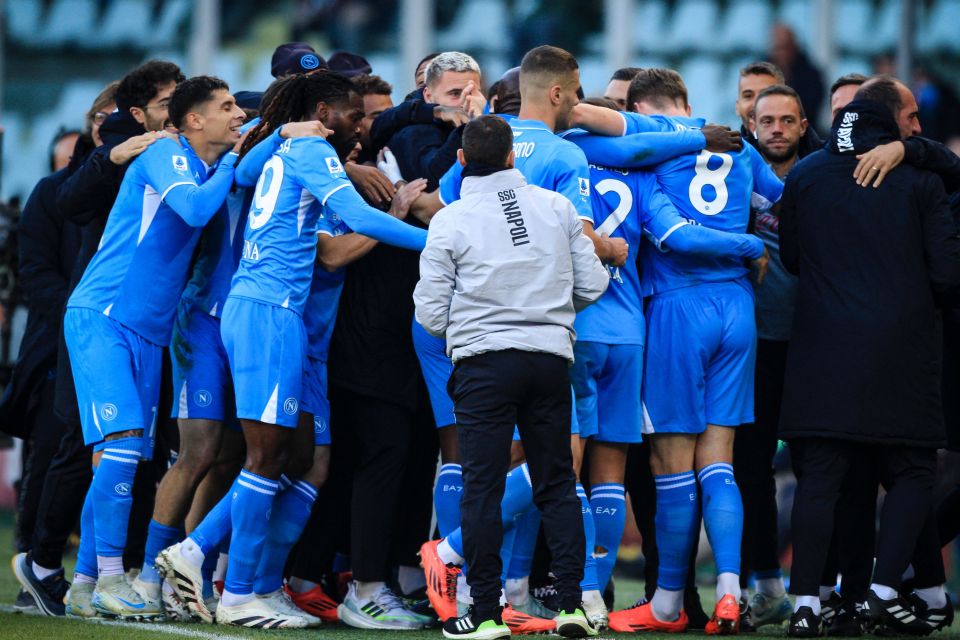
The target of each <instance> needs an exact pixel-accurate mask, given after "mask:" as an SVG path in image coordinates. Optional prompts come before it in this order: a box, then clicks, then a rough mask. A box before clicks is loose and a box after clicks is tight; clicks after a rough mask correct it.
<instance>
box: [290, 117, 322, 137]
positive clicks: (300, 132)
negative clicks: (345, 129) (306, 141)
mask: <svg viewBox="0 0 960 640" xmlns="http://www.w3.org/2000/svg"><path fill="white" fill-rule="evenodd" d="M331 133H333V129H327V128H326V127H325V126H323V123H322V122H320V121H319V120H308V121H307V122H288V123H286V124H285V125H283V126H282V127H280V137H281V138H308V137H310V136H320V137H321V138H329V137H330V134H331Z"/></svg>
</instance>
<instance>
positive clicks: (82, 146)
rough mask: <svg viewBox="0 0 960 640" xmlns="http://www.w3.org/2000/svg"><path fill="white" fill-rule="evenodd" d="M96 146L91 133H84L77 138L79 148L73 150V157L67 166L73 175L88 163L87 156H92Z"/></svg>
mask: <svg viewBox="0 0 960 640" xmlns="http://www.w3.org/2000/svg"><path fill="white" fill-rule="evenodd" d="M96 146H97V145H96V144H95V143H94V142H93V138H91V137H90V134H89V133H84V134H82V135H81V136H80V137H79V138H77V146H75V147H74V148H73V155H72V156H70V164H68V165H67V167H68V168H69V172H70V173H73V172H74V171H76V170H77V169H78V168H80V165H82V164H83V163H84V162H86V160H87V156H89V155H90V152H91V151H93V150H94V149H95V148H96Z"/></svg>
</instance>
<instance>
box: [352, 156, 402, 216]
mask: <svg viewBox="0 0 960 640" xmlns="http://www.w3.org/2000/svg"><path fill="white" fill-rule="evenodd" d="M344 167H345V168H346V170H347V177H348V178H350V182H352V183H353V184H354V186H356V187H357V190H358V191H359V192H360V194H361V195H363V197H364V198H366V199H367V200H369V201H370V202H371V203H373V204H374V205H376V206H380V205H383V204H385V203H387V202H390V200H391V199H392V198H393V196H394V194H395V193H396V192H397V190H396V189H395V188H394V187H393V183H392V182H390V180H389V178H387V177H386V176H385V175H383V174H382V173H380V171H379V170H378V169H377V168H376V167H368V166H366V165H363V164H357V163H356V162H348V163H346V164H345V165H344Z"/></svg>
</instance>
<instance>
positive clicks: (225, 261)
mask: <svg viewBox="0 0 960 640" xmlns="http://www.w3.org/2000/svg"><path fill="white" fill-rule="evenodd" d="M252 199H253V190H252V189H242V188H234V190H233V191H231V192H230V195H228V196H227V200H226V202H224V203H223V206H222V207H220V210H219V211H217V213H216V215H214V216H213V217H212V218H211V219H210V222H208V223H207V226H206V227H205V228H204V230H203V234H202V235H201V236H200V248H199V250H198V251H197V258H196V261H195V262H194V264H193V272H192V273H191V274H190V281H189V282H187V288H186V289H184V291H183V298H182V300H181V304H186V305H189V306H191V307H194V308H197V309H199V310H201V311H203V312H204V313H208V314H210V315H211V316H214V317H217V318H219V317H220V313H221V312H222V311H223V303H224V302H225V301H226V299H227V294H228V293H230V281H231V280H232V279H233V274H234V273H236V271H237V265H238V264H239V263H240V255H241V253H242V252H243V233H244V228H245V227H246V225H247V212H248V211H249V210H250V203H251V200H252Z"/></svg>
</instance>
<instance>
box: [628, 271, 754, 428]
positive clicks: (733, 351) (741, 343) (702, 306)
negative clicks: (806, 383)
mask: <svg viewBox="0 0 960 640" xmlns="http://www.w3.org/2000/svg"><path fill="white" fill-rule="evenodd" d="M646 315H647V357H646V368H645V370H644V374H643V404H644V407H643V408H644V425H643V432H644V433H703V432H704V431H705V430H706V428H707V425H708V424H715V425H719V426H724V427H736V426H738V425H741V424H746V423H749V422H753V374H754V372H753V369H754V361H755V360H756V354H757V325H756V319H755V317H754V308H753V293H752V292H751V291H749V290H747V289H746V288H745V287H744V285H742V284H738V283H736V282H725V283H719V284H710V285H700V286H696V287H690V288H686V289H679V290H676V291H672V292H669V293H667V294H663V295H659V296H655V297H654V298H653V299H652V300H651V302H650V305H649V306H648V308H647V314H646Z"/></svg>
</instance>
